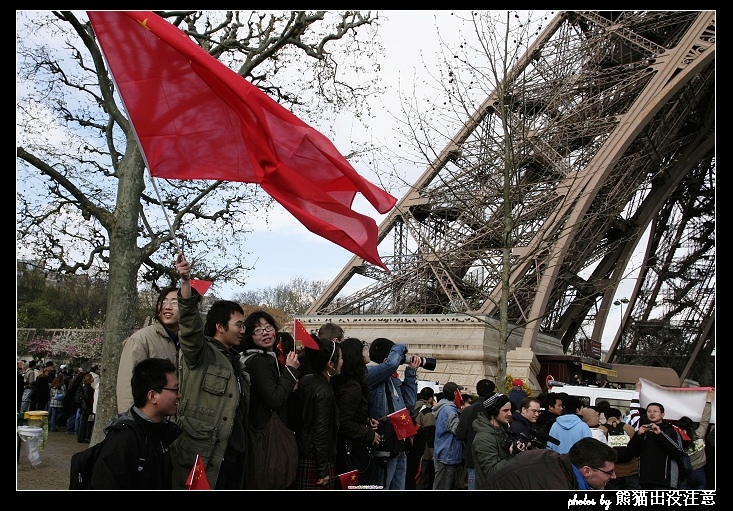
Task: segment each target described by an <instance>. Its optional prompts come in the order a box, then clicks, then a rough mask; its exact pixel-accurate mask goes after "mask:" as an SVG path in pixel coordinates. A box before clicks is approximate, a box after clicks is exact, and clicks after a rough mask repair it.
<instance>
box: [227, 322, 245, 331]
mask: <svg viewBox="0 0 733 511" xmlns="http://www.w3.org/2000/svg"><path fill="white" fill-rule="evenodd" d="M227 324H228V325H232V326H233V327H235V328H236V329H237V330H244V328H245V327H244V321H237V322H236V323H227Z"/></svg>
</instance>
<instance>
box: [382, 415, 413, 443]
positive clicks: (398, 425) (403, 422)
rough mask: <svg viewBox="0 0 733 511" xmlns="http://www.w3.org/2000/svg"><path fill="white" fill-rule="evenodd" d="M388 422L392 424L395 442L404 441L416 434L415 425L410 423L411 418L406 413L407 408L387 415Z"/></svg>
mask: <svg viewBox="0 0 733 511" xmlns="http://www.w3.org/2000/svg"><path fill="white" fill-rule="evenodd" d="M387 418H388V419H389V422H391V423H392V427H393V428H394V431H395V433H396V434H397V440H404V439H405V438H407V437H411V436H413V435H416V434H417V429H416V428H415V423H414V422H412V417H410V413H409V412H408V411H407V408H403V409H402V410H397V411H396V412H392V413H390V414H389V415H387Z"/></svg>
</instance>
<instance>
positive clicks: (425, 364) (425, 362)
mask: <svg viewBox="0 0 733 511" xmlns="http://www.w3.org/2000/svg"><path fill="white" fill-rule="evenodd" d="M436 363H437V360H435V359H434V358H432V357H423V359H422V364H420V367H422V368H423V369H427V370H428V371H435V364H436Z"/></svg>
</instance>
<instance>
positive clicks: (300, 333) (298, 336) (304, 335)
mask: <svg viewBox="0 0 733 511" xmlns="http://www.w3.org/2000/svg"><path fill="white" fill-rule="evenodd" d="M294 331H295V332H294V333H293V338H294V339H295V340H296V341H300V342H301V343H303V346H305V347H307V348H311V349H314V350H319V349H321V348H320V346H318V343H317V342H316V341H314V340H313V336H312V335H311V334H310V333H308V330H306V329H305V327H304V326H303V323H301V322H300V321H298V320H297V319H296V320H295V328H294Z"/></svg>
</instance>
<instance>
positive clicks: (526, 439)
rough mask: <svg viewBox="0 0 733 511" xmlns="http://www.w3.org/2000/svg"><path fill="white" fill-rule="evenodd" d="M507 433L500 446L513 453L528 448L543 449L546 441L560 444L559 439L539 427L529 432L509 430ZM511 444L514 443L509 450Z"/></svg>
mask: <svg viewBox="0 0 733 511" xmlns="http://www.w3.org/2000/svg"><path fill="white" fill-rule="evenodd" d="M508 433H509V437H508V438H507V439H506V440H505V441H504V444H503V445H502V447H503V448H504V449H506V450H507V451H508V452H512V453H514V454H517V453H518V452H519V451H525V450H528V449H545V448H546V447H547V443H548V442H549V443H551V444H555V445H560V440H558V439H557V438H555V437H552V436H550V435H548V434H547V433H545V432H544V431H542V430H539V429H538V430H530V432H529V434H527V433H524V432H521V433H513V432H512V431H511V430H510V431H509V432H508ZM512 445H514V448H513V449H512V450H511V451H510V450H509V449H510V447H511V446H512Z"/></svg>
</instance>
